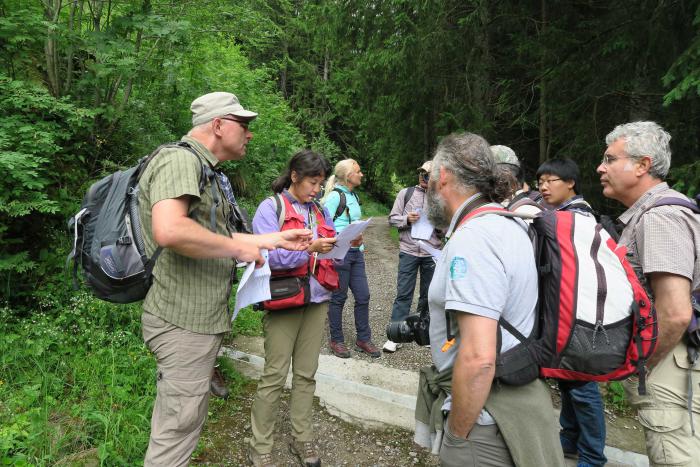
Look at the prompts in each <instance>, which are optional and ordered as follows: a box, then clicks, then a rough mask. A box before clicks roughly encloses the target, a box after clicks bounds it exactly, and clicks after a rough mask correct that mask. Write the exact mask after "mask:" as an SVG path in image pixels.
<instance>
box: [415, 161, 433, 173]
mask: <svg viewBox="0 0 700 467" xmlns="http://www.w3.org/2000/svg"><path fill="white" fill-rule="evenodd" d="M432 168H433V161H425V162H423V165H421V166H420V167H418V168H417V169H416V171H418V172H420V171H425V172H428V173H430V169H432Z"/></svg>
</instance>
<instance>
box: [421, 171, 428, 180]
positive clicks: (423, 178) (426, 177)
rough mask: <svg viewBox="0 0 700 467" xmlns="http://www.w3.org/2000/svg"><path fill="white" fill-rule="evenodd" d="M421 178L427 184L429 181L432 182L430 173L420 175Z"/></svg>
mask: <svg viewBox="0 0 700 467" xmlns="http://www.w3.org/2000/svg"><path fill="white" fill-rule="evenodd" d="M420 178H421V180H423V181H424V182H427V181H428V180H430V174H429V173H428V172H421V173H420Z"/></svg>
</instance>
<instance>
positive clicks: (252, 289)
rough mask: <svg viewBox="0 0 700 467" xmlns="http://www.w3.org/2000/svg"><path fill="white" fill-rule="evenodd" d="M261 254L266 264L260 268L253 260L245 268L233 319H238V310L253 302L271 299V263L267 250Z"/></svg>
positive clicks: (261, 251) (237, 294)
mask: <svg viewBox="0 0 700 467" xmlns="http://www.w3.org/2000/svg"><path fill="white" fill-rule="evenodd" d="M260 254H261V255H262V257H263V258H265V264H263V265H262V267H260V268H257V269H256V268H255V263H254V262H251V263H248V265H247V266H246V268H245V271H244V272H243V277H241V281H240V282H239V284H238V291H237V292H236V306H235V308H234V310H233V317H232V318H231V321H233V320H234V319H236V316H237V315H238V311H239V310H240V309H241V308H243V307H246V306H248V305H250V304H252V303H258V302H262V301H265V300H269V299H270V276H271V275H272V272H271V271H270V264H269V262H268V257H269V254H268V252H267V250H260Z"/></svg>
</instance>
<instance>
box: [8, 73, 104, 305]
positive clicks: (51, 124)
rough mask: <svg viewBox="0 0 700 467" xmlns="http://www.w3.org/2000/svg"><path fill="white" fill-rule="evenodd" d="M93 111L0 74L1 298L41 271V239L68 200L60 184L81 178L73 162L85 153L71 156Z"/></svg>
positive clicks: (19, 293) (20, 293)
mask: <svg viewBox="0 0 700 467" xmlns="http://www.w3.org/2000/svg"><path fill="white" fill-rule="evenodd" d="M92 115H93V114H92V113H91V112H90V111H88V110H86V109H82V108H79V107H76V106H74V105H72V104H70V103H69V102H68V101H66V100H61V99H55V98H53V97H51V95H49V94H48V92H47V91H46V90H45V89H43V88H41V87H39V86H37V85H34V84H31V83H27V82H23V81H17V80H13V79H10V78H8V77H7V76H4V75H2V74H0V152H2V157H1V158H0V172H2V173H3V177H2V179H0V245H2V246H1V247H0V283H2V284H3V288H2V294H1V295H2V296H4V297H5V300H12V299H16V298H18V297H19V298H21V297H26V295H27V294H28V293H29V290H30V288H31V286H32V285H34V284H36V283H37V282H40V278H41V277H43V276H42V275H40V274H41V273H45V272H46V271H45V270H41V271H37V268H38V265H39V263H41V262H44V261H46V260H47V259H48V257H49V256H50V254H49V251H50V250H49V248H48V247H49V245H47V243H46V239H47V238H49V237H50V236H51V231H52V228H54V227H55V226H57V225H58V224H59V223H60V224H63V216H61V215H58V216H56V214H60V213H62V212H65V211H64V210H65V209H66V208H67V206H71V205H72V197H71V194H70V193H69V192H68V191H67V190H66V188H65V186H66V185H70V184H71V183H73V182H75V181H76V180H81V179H83V178H84V172H83V171H81V170H80V167H79V164H76V162H75V159H76V158H77V159H78V160H81V159H82V158H83V157H84V156H83V155H82V154H81V155H77V156H76V151H78V150H79V148H78V146H79V145H78V143H77V142H76V141H77V140H78V139H79V138H80V137H81V136H83V135H84V132H85V131H86V126H87V124H88V123H89V121H90V119H91V117H92ZM83 160H84V159H83ZM68 167H70V168H71V169H72V170H67V168H68ZM37 272H38V273H40V274H36V273H37Z"/></svg>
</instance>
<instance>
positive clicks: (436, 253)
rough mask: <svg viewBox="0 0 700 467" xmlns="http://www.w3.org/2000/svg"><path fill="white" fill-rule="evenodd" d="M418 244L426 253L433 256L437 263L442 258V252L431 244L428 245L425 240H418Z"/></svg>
mask: <svg viewBox="0 0 700 467" xmlns="http://www.w3.org/2000/svg"><path fill="white" fill-rule="evenodd" d="M416 243H417V244H418V246H419V247H420V248H421V249H422V250H424V251H425V252H426V253H430V256H432V257H433V259H434V260H435V261H437V260H439V259H440V256H442V250H438V249H437V248H435V247H433V246H432V245H431V244H430V243H426V242H424V241H423V240H418V241H417V242H416Z"/></svg>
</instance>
